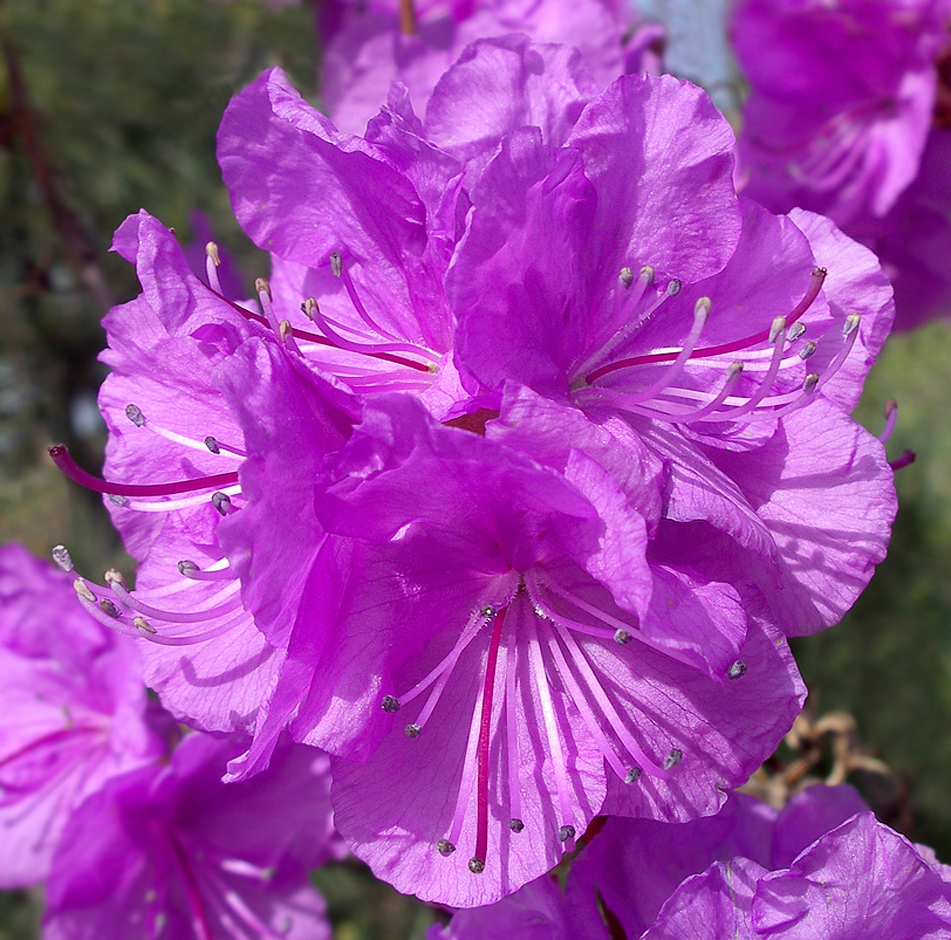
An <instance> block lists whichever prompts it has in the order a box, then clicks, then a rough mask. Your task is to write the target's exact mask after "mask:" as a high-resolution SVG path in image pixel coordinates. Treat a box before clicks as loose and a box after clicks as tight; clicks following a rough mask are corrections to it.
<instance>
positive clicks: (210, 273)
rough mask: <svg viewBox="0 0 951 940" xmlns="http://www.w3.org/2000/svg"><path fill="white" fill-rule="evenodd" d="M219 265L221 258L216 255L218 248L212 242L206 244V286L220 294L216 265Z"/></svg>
mask: <svg viewBox="0 0 951 940" xmlns="http://www.w3.org/2000/svg"><path fill="white" fill-rule="evenodd" d="M219 264H221V256H220V255H219V254H218V246H217V245H216V244H215V243H214V242H208V244H207V245H205V276H206V277H207V278H208V286H209V287H210V288H211V289H212V290H213V291H214V292H215V293H216V294H220V293H222V290H221V281H219V280H218V265H219Z"/></svg>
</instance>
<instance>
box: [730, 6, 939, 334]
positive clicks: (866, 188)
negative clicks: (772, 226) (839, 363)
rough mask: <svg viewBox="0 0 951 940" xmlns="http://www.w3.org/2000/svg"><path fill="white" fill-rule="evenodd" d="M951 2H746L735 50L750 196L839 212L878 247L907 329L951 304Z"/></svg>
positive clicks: (851, 230)
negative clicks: (742, 79) (743, 84)
mask: <svg viewBox="0 0 951 940" xmlns="http://www.w3.org/2000/svg"><path fill="white" fill-rule="evenodd" d="M949 25H951V3H949V2H948V0H883V2H876V3H866V2H862V0H854V2H853V0H846V2H841V3H835V4H828V3H823V2H819V0H807V2H800V0H795V2H787V0H781V2H779V0H777V2H773V0H741V2H739V3H736V4H735V5H734V8H733V14H732V17H731V21H730V32H731V39H732V41H733V46H734V49H735V51H736V55H737V58H738V59H739V63H740V67H741V68H742V70H743V72H744V74H745V76H746V78H747V80H748V81H749V85H750V94H749V98H748V99H747V101H746V103H745V106H744V111H743V130H742V133H741V135H740V141H739V151H738V152H739V163H740V165H739V171H738V176H739V178H740V181H741V185H742V187H743V191H744V193H745V194H746V195H749V196H750V197H752V198H754V199H756V200H758V201H759V202H761V203H762V204H763V205H764V206H766V207H767V208H769V209H771V210H773V211H774V212H784V211H788V210H789V209H791V208H792V207H794V206H799V207H802V208H805V209H811V210H814V211H817V212H822V213H824V214H826V215H828V216H829V217H830V218H831V219H832V220H833V221H834V222H836V223H837V224H838V225H840V226H842V228H843V230H844V231H845V232H847V233H848V234H849V235H851V236H852V237H854V238H857V239H859V240H861V241H862V242H863V243H864V244H867V245H869V246H870V247H872V248H873V249H874V250H875V251H876V253H877V254H879V256H880V257H881V258H882V262H883V266H884V267H885V270H886V272H887V273H888V274H889V276H890V277H892V278H893V280H894V282H895V287H896V298H897V305H898V320H897V325H898V326H899V327H900V328H903V329H908V328H910V327H914V326H917V325H918V324H920V323H921V322H922V321H924V320H925V319H927V318H929V317H931V316H935V315H937V314H944V315H947V314H948V312H949V310H951V288H949V283H948V278H947V274H946V266H944V265H943V264H940V263H938V261H937V259H938V258H942V257H944V249H945V245H946V240H947V235H946V233H947V227H948V226H947V218H948V213H949V210H951V186H949V185H948V182H947V179H948V163H947V159H946V153H947V144H946V141H945V140H944V138H945V137H946V136H947V130H946V128H947V121H948V109H947V97H948V90H947V85H948V77H947V68H946V65H945V63H946V61H947V58H948V48H949V46H951V32H949Z"/></svg>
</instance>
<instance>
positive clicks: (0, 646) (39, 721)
mask: <svg viewBox="0 0 951 940" xmlns="http://www.w3.org/2000/svg"><path fill="white" fill-rule="evenodd" d="M61 557H63V558H65V557H66V556H65V555H62V556H61ZM145 713H146V698H145V688H144V686H143V684H142V678H141V671H140V667H139V662H138V657H137V655H136V651H135V648H134V645H133V644H132V643H131V641H127V640H124V639H122V638H121V637H117V636H116V635H115V634H114V633H112V632H111V631H110V630H107V629H105V628H104V627H103V626H101V625H100V624H98V623H97V622H96V621H95V620H93V619H92V618H91V617H89V616H87V615H86V613H85V612H84V611H82V610H81V609H80V608H79V606H78V605H77V604H76V594H75V592H74V591H73V589H72V586H71V583H70V578H68V577H67V576H66V575H64V574H62V573H61V572H57V571H54V570H53V569H52V568H51V567H50V565H48V564H46V563H43V562H40V561H38V560H37V559H35V558H34V557H33V556H32V555H30V553H29V552H27V551H26V549H24V548H22V547H20V546H18V545H7V546H4V547H3V548H2V549H0V715H2V718H0V886H2V887H5V888H11V887H22V886H25V885H30V884H35V883H37V882H39V881H42V880H43V879H44V878H45V877H46V875H47V873H48V871H49V865H50V858H51V857H52V854H53V849H54V847H55V846H56V842H57V840H58V839H59V835H60V832H61V831H62V829H63V826H64V825H65V824H66V821H67V819H68V818H69V815H70V813H71V812H72V811H73V809H74V808H75V807H76V806H77V805H78V804H79V803H80V802H81V801H82V800H83V799H84V798H85V797H86V796H87V795H88V794H89V793H92V792H93V791H95V790H96V789H98V788H99V787H101V786H102V785H103V784H104V783H105V781H107V780H108V779H109V778H110V777H112V776H114V775H116V774H120V773H123V772H125V771H127V770H130V769H132V768H134V767H137V766H139V765H140V764H143V763H145V762H147V761H151V760H155V759H156V758H157V757H158V756H160V754H161V753H162V744H161V741H160V740H159V739H158V737H157V736H156V735H155V734H154V733H153V732H152V731H151V730H150V729H149V726H148V724H147V722H146V714H145Z"/></svg>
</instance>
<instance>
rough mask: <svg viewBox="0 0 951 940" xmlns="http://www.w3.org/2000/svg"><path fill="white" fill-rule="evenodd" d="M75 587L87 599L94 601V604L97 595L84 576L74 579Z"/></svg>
mask: <svg viewBox="0 0 951 940" xmlns="http://www.w3.org/2000/svg"><path fill="white" fill-rule="evenodd" d="M73 588H74V590H75V591H76V593H77V594H78V595H79V596H80V597H84V598H86V600H87V601H92V602H93V603H94V604H95V602H96V595H95V594H93V592H92V591H91V590H90V589H89V585H88V584H86V582H85V581H83V579H82V578H77V579H76V580H75V581H73Z"/></svg>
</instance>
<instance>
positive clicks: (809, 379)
mask: <svg viewBox="0 0 951 940" xmlns="http://www.w3.org/2000/svg"><path fill="white" fill-rule="evenodd" d="M818 384H819V373H818V372H810V373H809V374H808V375H807V376H806V377H805V378H804V379H803V380H802V390H803V391H804V392H812V391H815V388H816V386H817V385H818Z"/></svg>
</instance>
